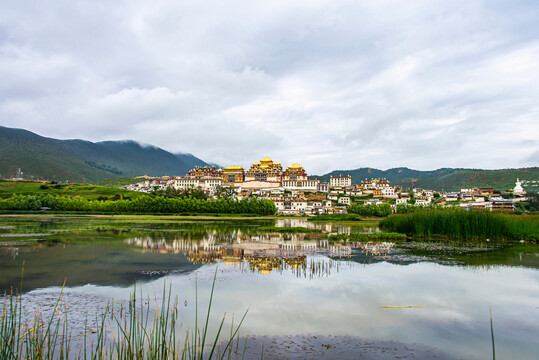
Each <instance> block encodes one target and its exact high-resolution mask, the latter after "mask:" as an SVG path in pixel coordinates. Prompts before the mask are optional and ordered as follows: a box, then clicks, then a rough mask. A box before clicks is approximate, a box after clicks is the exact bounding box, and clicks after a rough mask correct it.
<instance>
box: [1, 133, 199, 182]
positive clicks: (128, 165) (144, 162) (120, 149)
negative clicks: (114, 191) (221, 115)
mask: <svg viewBox="0 0 539 360" xmlns="http://www.w3.org/2000/svg"><path fill="white" fill-rule="evenodd" d="M0 159H2V161H1V162H0V174H2V175H3V176H4V177H6V178H9V177H12V176H14V175H15V174H16V172H17V169H18V168H21V169H22V171H23V172H24V174H25V176H27V177H28V178H31V177H32V176H33V178H34V179H49V180H56V181H66V180H69V181H70V182H93V181H99V180H103V179H111V178H116V177H118V176H119V175H122V176H124V177H125V176H141V175H144V174H148V175H150V176H162V175H170V176H174V175H185V174H186V173H187V172H188V171H189V170H190V169H192V168H193V167H194V165H200V166H204V165H207V164H206V163H205V162H203V161H202V160H200V159H197V158H195V157H194V156H192V155H190V154H178V155H175V154H171V153H169V152H167V151H165V150H163V149H160V148H157V147H153V146H141V145H140V144H138V143H136V142H133V141H104V142H97V143H92V142H89V141H84V140H57V139H51V138H45V137H42V136H39V135H37V134H34V133H32V132H30V131H26V130H22V129H11V128H6V127H1V126H0Z"/></svg>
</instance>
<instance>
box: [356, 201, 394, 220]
mask: <svg viewBox="0 0 539 360" xmlns="http://www.w3.org/2000/svg"><path fill="white" fill-rule="evenodd" d="M348 212H349V213H352V214H358V215H362V216H378V217H382V216H389V215H391V214H392V213H393V210H391V205H389V204H381V205H364V204H358V203H355V204H352V205H351V206H350V208H349V209H348Z"/></svg>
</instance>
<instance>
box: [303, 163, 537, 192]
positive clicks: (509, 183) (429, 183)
mask: <svg viewBox="0 0 539 360" xmlns="http://www.w3.org/2000/svg"><path fill="white" fill-rule="evenodd" d="M340 175H343V176H344V175H350V176H352V183H353V184H360V183H361V181H362V180H365V179H371V178H385V179H387V180H389V182H390V183H391V184H392V185H400V186H403V187H404V188H405V189H411V188H414V187H416V188H424V189H433V190H440V191H441V190H444V191H455V190H459V189H461V188H465V187H493V188H495V189H498V190H506V189H510V188H513V187H514V186H515V181H516V179H517V178H520V179H521V180H525V182H524V184H523V186H524V188H525V189H527V190H535V191H537V190H539V184H538V183H539V167H530V168H521V169H500V170H480V169H452V168H442V169H438V170H431V171H421V170H413V169H409V168H405V167H401V168H394V169H388V170H379V169H373V168H360V169H355V170H335V171H332V172H330V173H328V174H325V175H322V176H311V177H310V178H313V179H320V180H323V181H329V178H330V176H340ZM531 181H536V182H538V183H535V184H533V183H530V182H531ZM534 185H535V186H534Z"/></svg>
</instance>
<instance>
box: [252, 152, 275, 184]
mask: <svg viewBox="0 0 539 360" xmlns="http://www.w3.org/2000/svg"><path fill="white" fill-rule="evenodd" d="M282 177H283V167H282V166H281V164H279V163H277V162H273V160H271V158H268V157H265V158H263V159H262V160H260V162H258V163H254V164H253V165H251V168H250V169H249V170H248V171H247V172H246V173H245V181H268V182H278V183H280V182H281V180H282Z"/></svg>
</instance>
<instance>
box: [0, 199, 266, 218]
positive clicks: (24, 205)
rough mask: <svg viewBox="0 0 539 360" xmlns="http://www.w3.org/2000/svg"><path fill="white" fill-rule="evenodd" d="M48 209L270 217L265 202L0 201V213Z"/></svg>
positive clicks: (152, 200) (198, 200)
mask: <svg viewBox="0 0 539 360" xmlns="http://www.w3.org/2000/svg"><path fill="white" fill-rule="evenodd" d="M41 207H48V208H51V209H52V210H56V211H85V212H100V213H151V214H159V213H161V214H163V213H165V214H177V213H203V214H216V213H220V214H257V215H273V214H275V211H276V208H275V204H274V203H273V201H270V200H265V199H261V200H259V199H244V200H241V201H236V200H232V199H218V200H204V199H195V198H165V197H161V196H157V197H150V196H146V197H139V198H135V199H129V200H127V199H118V200H116V201H98V200H95V201H92V200H86V199H83V198H79V197H76V198H70V197H63V196H52V195H28V196H24V195H14V196H12V197H10V198H7V199H3V200H0V210H39V209H40V208H41Z"/></svg>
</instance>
